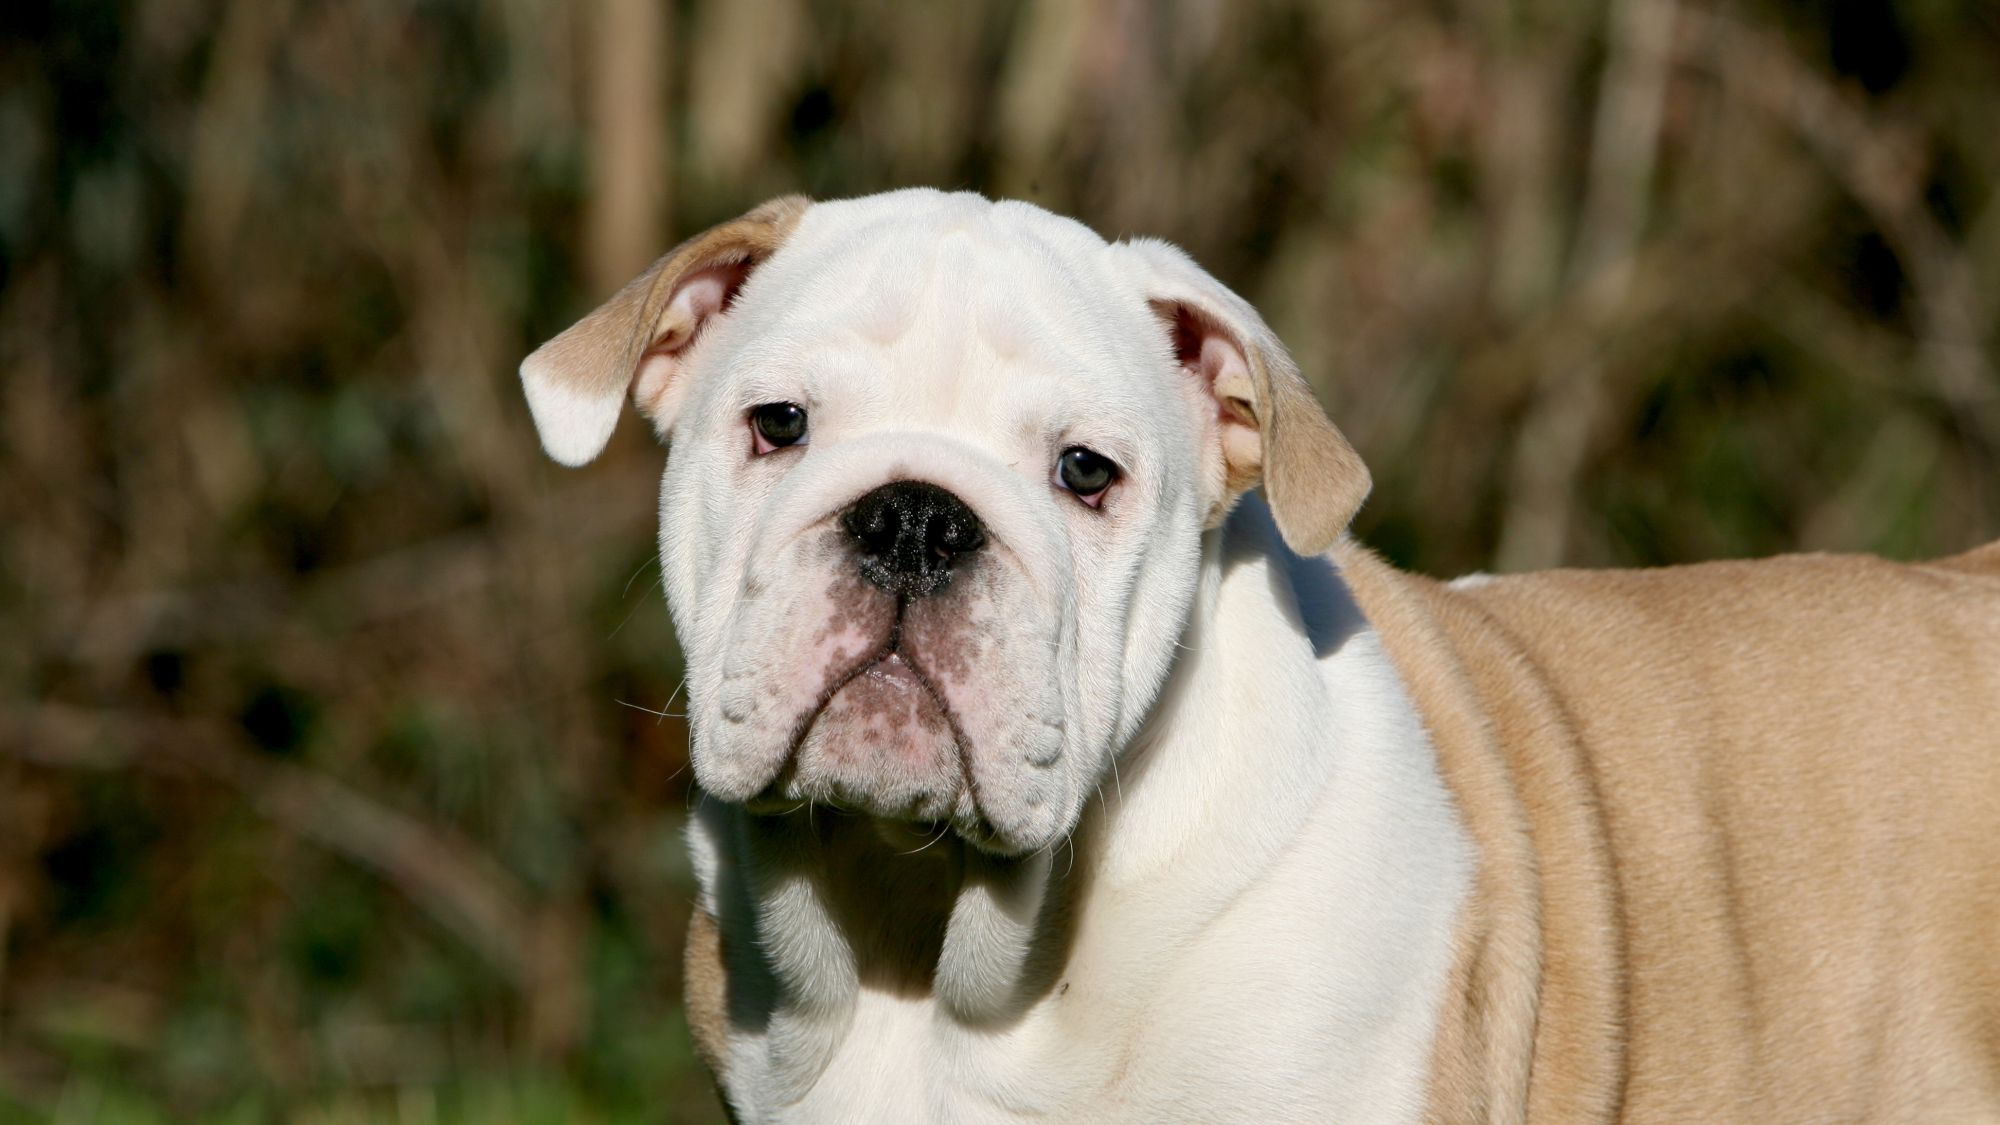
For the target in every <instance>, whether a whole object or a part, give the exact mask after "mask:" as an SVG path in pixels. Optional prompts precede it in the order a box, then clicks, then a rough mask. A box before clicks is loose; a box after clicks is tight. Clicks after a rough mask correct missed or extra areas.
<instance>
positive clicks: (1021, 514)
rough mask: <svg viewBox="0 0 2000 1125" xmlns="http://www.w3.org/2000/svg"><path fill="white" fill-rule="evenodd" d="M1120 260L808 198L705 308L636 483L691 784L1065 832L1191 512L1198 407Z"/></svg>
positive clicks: (1200, 462)
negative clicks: (653, 550) (653, 512)
mask: <svg viewBox="0 0 2000 1125" xmlns="http://www.w3.org/2000/svg"><path fill="white" fill-rule="evenodd" d="M1128 252H1129V248H1128V247H1124V246H1111V245H1107V244H1106V243H1105V242H1104V241H1103V240H1101V239H1100V238H1098V237H1097V235H1095V234H1093V233H1092V232H1090V231H1089V230H1087V229H1086V228H1084V227H1082V226H1080V225H1078V224H1076V223H1074V222H1071V221H1069V220H1066V219H1061V218H1058V217H1056V216H1054V215H1051V214H1048V213H1047V212H1044V211H1041V210H1039V209H1037V208H1034V207H1031V206H1028V205H1025V204H1020V203H989V202H987V201H985V200H983V199H979V198H978V197H975V196H944V195H938V194H936V193H928V192H903V193H897V194H895V195H891V196H877V197H872V198H869V199H863V200H856V201H851V202H839V203H823V204H817V205H815V206H813V207H812V208H811V209H810V210H809V211H807V212H806V214H805V215H804V217H803V218H802V219H801V220H800V222H799V224H798V226H797V228H796V229H795V230H793V231H792V233H791V234H790V236H789V238H788V239H787V240H786V242H785V243H784V245H783V247H782V249H780V250H779V251H778V252H777V253H776V254H775V255H773V256H772V257H771V258H770V259H769V260H768V261H767V262H765V263H763V264H762V265H760V266H759V267H757V269H756V271H755V272H754V273H752V274H751V276H750V278H749V280H748V282H747V283H746V284H745V285H744V286H743V288H742V290H741V291H740V292H739V293H738V294H737V296H736V299H735V302H734V303H733V304H732V305H731V306H730V307H729V309H728V311H727V312H726V313H724V314H722V315H720V316H718V317H716V318H715V319H714V320H713V321H711V322H710V324H709V325H708V327H707V329H706V331H705V333H704V334H703V335H702V336H701V338H700V340H699V342H698V344H697V345H695V347H694V348H693V349H692V350H691V352H690V353H689V356H688V359H687V364H686V368H685V370H683V371H681V372H680V373H679V374H678V375H677V376H676V378H677V379H680V380H685V381H686V385H685V389H684V392H683V393H684V396H685V397H684V398H682V399H681V400H680V401H679V404H678V406H677V408H676V410H675V411H674V414H673V417H672V419H671V433H670V444H671V451H670V455H669V457H668V461H667V469H666V475H665V478H664V480H663V482H662V485H661V499H660V504H661V528H660V551H661V558H662V560H663V563H664V568H665V573H666V578H667V591H668V600H669V604H670V605H671V607H672V610H673V615H674V621H675V624H676V626H677V628H678V630H679V633H680V637H681V641H682V645H683V647H684V649H685V652H686V655H687V661H688V669H689V678H688V699H689V705H690V712H689V713H690V717H691V723H692V726H693V730H694V746H693V759H694V769H695V776H696V778H697V780H698V781H699V782H700V784H701V786H702V788H703V789H705V790H707V791H708V792H709V793H711V794H713V795H714V796H716V797H719V798H721V799H723V800H727V801H733V802H740V803H743V804H745V805H747V806H749V807H750V808H752V809H753V810H758V811H779V810H789V809H795V808H798V807H800V806H801V805H803V804H805V803H807V802H816V803H819V804H823V805H833V806H837V807H840V808H843V809H849V810H855V811H859V812H864V813H868V814H871V815H874V816H878V817H882V818H886V819H892V820H899V821H911V822H920V823H934V822H935V823H948V824H949V825H950V826H951V828H953V829H954V830H955V831H957V832H958V833H959V835H961V836H962V837H963V838H965V839H966V840H967V841H969V842H970V843H972V844H974V845H975V846H978V847H980V848H983V849H986V850H988V851H992V852H996V853H1000V854H1019V853H1023V852H1029V851H1033V850H1035V849H1038V848H1042V847H1044V846H1046V845H1048V844H1050V843H1051V842H1052V841H1054V840H1056V839H1058V838H1059V837H1061V836H1062V835H1063V834H1064V833H1066V832H1068V831H1069V830H1070V829H1071V828H1072V826H1073V825H1074V824H1075V822H1076V820H1077V817H1078V815H1079V813H1080V810H1081V808H1082V806H1083V802H1084V800H1085V798H1086V797H1087V796H1088V795H1090V794H1091V793H1092V792H1094V791H1095V789H1096V787H1097V785H1098V784H1099V782H1100V781H1101V780H1102V779H1103V778H1104V777H1105V776H1106V775H1107V773H1108V771H1109V769H1110V762H1111V757H1112V755H1113V754H1114V753H1116V752H1117V750H1118V749H1119V748H1121V747H1122V746H1123V745H1124V744H1125V742H1126V741H1127V740H1128V739H1129V738H1131V736H1132V735H1133V733H1134V732H1135V730H1136V729H1137V727H1138V725H1139V723H1140V722H1141V720H1142V719H1143V718H1144V715H1145V711H1146V709H1147V708H1148V706H1149V705H1150V704H1151V702H1152V700H1153V697H1154V695H1155V693H1156V692H1157V690H1158V688H1159V686H1160V684H1161V682H1162V679H1163V678H1164V675H1165V672H1166V669H1167V667H1168V665H1169V663H1170V658H1171V655H1172V653H1173V651H1174V644H1175V641H1176V639H1177V637H1178V635H1179V633H1180V631H1181V628H1182V625H1183V622H1184V621H1185V620H1186V617H1187V614H1188V610H1189V604H1190V601H1191V599H1192V597H1193V593H1194V587H1195V583H1196V577H1197V569H1198V554H1199V550H1200V535H1201V526H1202V520H1203V515H1204V513H1205V512H1206V511H1207V510H1208V508H1209V506H1210V505H1212V504H1214V503H1215V502H1216V497H1215V496H1213V495H1204V494H1203V491H1204V487H1203V483H1202V482H1204V481H1211V480H1213V479H1214V478H1215V477H1216V474H1217V470H1215V469H1213V468H1211V467H1209V466H1207V465H1205V464H1204V462H1205V461H1209V460H1214V458H1215V456H1219V455H1213V454H1209V453H1205V452H1204V443H1205V442H1212V434H1211V433H1210V432H1209V431H1210V430H1211V429H1212V425H1210V424H1209V423H1207V422H1206V421H1205V419H1206V418H1207V417H1209V416H1212V414H1213V406H1212V404H1210V403H1209V400H1208V399H1207V398H1206V395H1205V392H1204V391H1203V390H1202V388H1200V387H1198V386H1196V385H1195V384H1194V382H1193V381H1192V380H1190V379H1189V378H1187V377H1186V375H1185V373H1184V372H1183V370H1182V369H1181V367H1180V365H1179V364H1178V363H1177V362H1176V360H1175V357H1174V354H1173V350H1172V348H1171V346H1170V343H1171V342H1170V339H1169V335H1168V329H1167V327H1166V326H1165V325H1164V324H1163V323H1162V321H1161V320H1160V319H1159V317H1158V316H1157V315H1156V314H1155V313H1154V312H1153V310H1152V309H1151V308H1150V307H1149V306H1148V303H1147V299H1146V296H1145V294H1144V293H1143V292H1142V291H1141V290H1140V288H1139V287H1138V285H1137V284H1135V282H1134V281H1133V280H1132V276H1133V271H1132V270H1130V269H1129V268H1127V266H1126V263H1125V262H1124V260H1123V258H1122V257H1121V255H1124V254H1126V253H1128ZM787 404H789V405H787ZM760 408H762V409H761V410H760ZM797 412H803V416H804V417H803V437H802V438H801V439H800V440H797V441H796V442H793V443H791V444H783V443H784V442H785V440H786V439H788V438H791V437H792V436H793V435H794V433H796V432H797V431H798V429H799V424H800V421H801V419H800V418H799V415H798V413H797ZM1074 450H1084V451H1087V452H1086V453H1083V454H1077V453H1074V452H1071V451H1074ZM1066 453H1068V454H1069V456H1070V462H1071V463H1070V465H1069V472H1068V473H1066V474H1065V473H1064V472H1063V471H1062V468H1061V467H1060V466H1059V460H1060V459H1062V458H1063V457H1064V456H1065V454H1066ZM1091 454H1094V455H1095V456H1096V457H1098V458H1102V459H1105V460H1108V461H1109V462H1110V463H1112V464H1114V465H1115V466H1116V470H1115V480H1114V481H1113V482H1112V483H1111V484H1110V485H1109V487H1107V488H1105V489H1103V490H1102V491H1101V492H1096V493H1094V494H1092V493H1090V491H1089V490H1090V489H1091V488H1092V487H1093V486H1095V485H1096V484H1098V483H1099V481H1101V479H1102V477H1103V472H1102V471H1103V468H1104V466H1103V464H1102V462H1100V461H1097V460H1095V459H1093V458H1092V456H1091ZM899 482H915V483H899ZM885 486H895V487H893V488H890V489H888V490H887V491H882V492H878V491H877V490H881V489H884V488H885Z"/></svg>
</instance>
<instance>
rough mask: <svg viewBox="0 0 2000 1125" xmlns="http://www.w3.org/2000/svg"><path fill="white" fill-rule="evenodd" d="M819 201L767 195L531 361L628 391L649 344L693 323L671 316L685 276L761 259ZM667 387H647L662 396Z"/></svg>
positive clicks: (677, 251) (555, 374)
mask: <svg viewBox="0 0 2000 1125" xmlns="http://www.w3.org/2000/svg"><path fill="white" fill-rule="evenodd" d="M811 205H812V201H811V200H810V199H807V198H806V197H805V196H802V195H786V196H780V197H778V198H776V199H772V200H767V201H766V202H764V203H762V204H760V205H758V206H757V207H755V208H753V209H752V210H750V211H749V212H747V213H745V214H744V215H743V216H742V217H740V218H737V219H732V220H731V221H729V222H726V223H723V224H721V225H719V226H715V227H711V228H709V229H708V230H706V231H703V232H702V233H701V234H698V235H696V236H695V237H693V238H690V239H688V240H687V241H686V242H683V243H681V244H680V245H679V246H676V247H674V248H673V249H672V250H669V251H667V252H666V253H665V254H662V255H661V256H660V258H659V259H658V260H657V261H655V262H654V263H653V264H652V265H651V266H650V267H648V268H647V270H646V272H645V273H642V274H640V275H639V276H638V277H635V278H633V279H632V280H631V281H629V282H627V283H626V284H625V287H624V288H622V289H620V290H618V292H617V293H615V294H613V295H612V296H611V299H610V300H608V301H606V302H604V303H603V304H602V305H599V306H598V307H597V308H596V309H594V310H592V311H591V312H590V313H589V314H588V315H586V316H585V317H584V318H583V319H581V320H579V321H577V322H576V323H575V324H573V325H571V326H570V327H569V328H567V329H565V330H564V331H563V333H562V334H561V335H559V336H556V337H555V338H554V339H551V340H550V341H549V342H548V343H546V344H543V345H542V346H541V347H539V348H536V349H535V351H534V353H533V354H531V355H530V356H529V357H528V358H527V360H525V361H524V362H523V365H522V366H523V368H524V370H525V369H533V370H536V371H540V372H546V373H547V375H548V377H549V378H551V379H552V380H553V381H556V382H559V383H563V384H566V385H568V386H569V387H570V388H571V389H573V390H575V391H576V392H578V393H580V394H596V393H618V394H623V393H624V391H625V388H626V386H627V384H629V383H630V382H631V381H632V377H633V373H634V370H635V368H636V367H637V365H638V362H639V359H640V357H641V356H643V355H644V354H645V353H646V352H647V351H648V350H650V349H652V348H656V347H661V346H664V345H669V344H675V343H680V342H683V341H679V340H677V339H676V337H675V334H676V333H677V332H685V331H687V330H688V328H689V327H690V326H686V325H677V324H671V323H663V322H662V320H661V318H662V316H663V315H664V314H665V312H666V310H667V304H668V301H669V300H670V299H671V298H672V296H673V293H674V289H675V288H676V287H677V286H678V284H679V282H680V280H681V279H682V278H684V277H687V276H688V275H689V274H692V273H694V272H696V271H698V270H703V269H708V268H710V267H714V266H718V265H725V264H733V263H738V262H741V263H747V264H755V263H757V262H760V261H762V260H763V259H765V258H768V257H770V256H771V255H772V254H773V253H775V252H776V251H777V249H778V247H780V246H782V245H784V242H785V239H786V237H787V236H789V235H790V234H791V232H792V228H793V227H794V226H796V225H797V224H798V221H799V218H800V216H802V215H804V214H805V212H806V208H807V207H810V206H811ZM662 390H663V388H652V389H649V390H646V391H642V393H643V395H644V397H645V398H646V399H649V400H657V398H658V396H659V394H660V393H661V391H662ZM639 406H640V408H641V409H643V410H646V412H647V413H648V414H649V415H654V416H657V415H658V409H659V403H658V402H657V401H641V402H640V403H639Z"/></svg>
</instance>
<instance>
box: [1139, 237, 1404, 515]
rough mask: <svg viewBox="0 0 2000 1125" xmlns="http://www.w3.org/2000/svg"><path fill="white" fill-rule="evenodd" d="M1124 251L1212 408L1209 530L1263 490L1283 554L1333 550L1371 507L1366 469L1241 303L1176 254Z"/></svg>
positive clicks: (1173, 250)
mask: <svg viewBox="0 0 2000 1125" xmlns="http://www.w3.org/2000/svg"><path fill="white" fill-rule="evenodd" d="M1122 246H1123V249H1125V250H1127V251H1129V252H1130V253H1131V254H1132V255H1134V257H1135V258H1136V260H1137V262H1138V264H1139V268H1140V269H1141V270H1142V272H1143V283H1144V284H1145V287H1146V291H1147V296H1148V300H1150V301H1151V303H1152V306H1153V310H1154V312H1155V313H1157V314H1158V315H1159V317H1160V319H1161V320H1162V321H1163V322H1164V323H1165V324H1166V325H1167V328H1168V332H1169V333H1170V337H1171V339H1172V341H1173V351H1174V357H1175V358H1176V359H1177V360H1178V361H1179V363H1180V365H1181V369H1182V370H1183V371H1184V372H1186V373H1187V374H1188V375H1189V376H1190V377H1191V378H1193V379H1195V380H1196V381H1197V382H1198V383H1199V385H1200V386H1201V387H1202V389H1203V390H1204V391H1205V392H1206V393H1207V395H1208V398H1209V400H1210V401H1211V402H1212V403H1213V404H1214V407H1215V411H1216V428H1217V431H1218V433H1219V435H1220V440H1221V450H1220V457H1221V463H1222V470H1223V471H1222V480H1221V482H1220V485H1219V490H1218V495H1217V496H1216V497H1215V501H1214V503H1213V505H1212V506H1211V508H1210V512H1209V522H1210V526H1214V525H1215V524H1217V523H1220V522H1221V520H1222V517H1223V516H1224V515H1226V514H1227V513H1228V511H1229V508H1230V506H1231V505H1233V504H1235V502H1236V500H1237V498H1238V497H1240V496H1242V494H1243V493H1244V492H1245V491H1247V490H1248V489H1250V488H1251V487H1253V486H1255V485H1256V484H1258V483H1259V482H1261V483H1262V484H1263V485H1264V498H1265V500H1266V501H1267V502H1269V504H1270V505H1271V514H1272V517H1273V518H1274V519H1275V520H1276V521H1277V524H1278V531H1279V533H1280V534H1282V535H1283V536H1284V537H1285V543H1286V545H1287V546H1289V547H1291V548H1292V550H1294V551H1297V552H1298V553H1299V554H1301V555H1317V554H1320V553H1322V552H1324V551H1325V550H1326V549H1327V548H1329V547H1331V546H1333V544H1334V542H1335V541H1336V540H1338V539H1339V538H1340V535H1341V533H1342V532H1343V531H1345V530H1346V529H1347V525H1348V524H1349V523H1350V522H1351V521H1352V520H1353V519H1354V513H1355V512H1357V511H1359V510H1360V508H1361V502H1362V501H1363V500H1365V499H1367V498H1368V490H1369V487H1370V485H1371V482H1370V480H1369V476H1368V467H1367V466H1366V465H1364V464H1362V462H1361V456H1360V454H1357V453H1356V452H1355V451H1354V447H1353V446H1352V445H1349V444H1348V442H1347V439H1346V438H1345V437H1343V436H1342V435H1341V433H1340V431H1339V430H1338V429H1335V428H1334V425H1333V423H1332V421H1330V420H1329V419H1328V418H1327V416H1326V412H1325V411H1324V410H1322V409H1320V405H1319V400H1318V399H1316V398H1314V397H1313V392H1312V388H1311V387H1310V386H1308V385H1307V384H1306V381H1305V378H1304V376H1302V375H1300V374H1299V368H1298V365H1297V364H1295V363H1293V362H1292V357H1291V354H1290V353H1288V352H1287V351H1286V350H1285V347H1284V345H1283V344H1281V343H1279V341H1278V338H1277V335H1276V334H1275V333H1273V332H1272V331H1271V329H1270V327H1269V326H1268V325H1266V324H1265V323H1264V320H1263V318H1262V317H1260V316H1258V315H1257V311H1256V310H1255V309H1253V308H1251V307H1250V305H1249V303H1248V302H1246V301H1244V300H1243V299H1242V298H1241V297H1238V296H1237V295H1236V294H1235V293H1233V292H1231V291H1230V290H1229V289H1228V288H1227V287H1226V286H1224V285H1223V284H1222V283H1221V282H1219V281H1217V280H1215V278H1213V277H1211V276H1209V274H1208V273H1207V271H1205V270H1203V269H1202V268H1201V267H1200V266H1197V265H1195V264H1194V262H1193V260H1192V259H1190V258H1189V257H1188V256H1187V255H1186V254H1185V253H1183V252H1181V250H1180V249H1179V248H1177V247H1174V246H1170V245H1168V244H1167V243H1164V242H1157V241H1153V240H1150V239H1146V240H1140V241H1137V242H1132V243H1126V244H1122Z"/></svg>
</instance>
